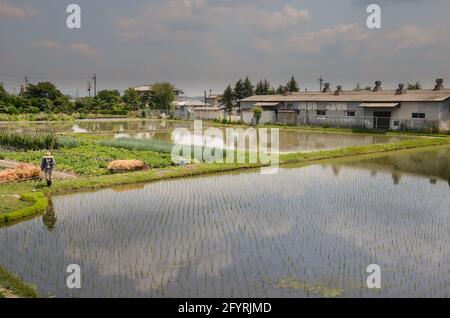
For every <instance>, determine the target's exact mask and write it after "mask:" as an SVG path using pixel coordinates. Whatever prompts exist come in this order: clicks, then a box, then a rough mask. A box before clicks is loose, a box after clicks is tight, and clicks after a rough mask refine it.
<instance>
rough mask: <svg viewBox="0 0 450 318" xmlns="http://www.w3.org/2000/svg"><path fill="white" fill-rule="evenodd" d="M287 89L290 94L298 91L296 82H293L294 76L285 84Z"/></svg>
mask: <svg viewBox="0 0 450 318" xmlns="http://www.w3.org/2000/svg"><path fill="white" fill-rule="evenodd" d="M287 89H288V91H289V92H291V93H294V92H298V91H300V88H299V87H298V84H297V81H296V80H295V78H294V76H292V77H291V79H290V80H289V82H288V83H287Z"/></svg>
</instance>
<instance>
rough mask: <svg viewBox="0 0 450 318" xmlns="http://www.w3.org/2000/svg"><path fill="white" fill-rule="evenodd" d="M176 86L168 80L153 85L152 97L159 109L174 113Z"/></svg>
mask: <svg viewBox="0 0 450 318" xmlns="http://www.w3.org/2000/svg"><path fill="white" fill-rule="evenodd" d="M174 89H175V87H174V86H173V85H172V84H170V83H167V82H163V83H156V84H154V85H153V87H152V93H151V99H152V101H153V103H154V105H155V106H156V107H157V108H159V109H164V110H167V111H169V112H170V114H172V113H173V110H174V105H173V102H174V100H175V93H174V92H173V91H174Z"/></svg>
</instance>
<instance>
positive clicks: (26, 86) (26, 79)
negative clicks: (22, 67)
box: [24, 75, 29, 91]
mask: <svg viewBox="0 0 450 318" xmlns="http://www.w3.org/2000/svg"><path fill="white" fill-rule="evenodd" d="M24 79H25V91H27V90H28V84H29V82H28V76H27V75H25V77H24Z"/></svg>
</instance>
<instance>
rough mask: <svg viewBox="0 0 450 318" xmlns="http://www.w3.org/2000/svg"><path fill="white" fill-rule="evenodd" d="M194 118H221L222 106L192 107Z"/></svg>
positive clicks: (222, 117)
mask: <svg viewBox="0 0 450 318" xmlns="http://www.w3.org/2000/svg"><path fill="white" fill-rule="evenodd" d="M193 112H194V119H203V120H222V119H224V118H225V108H224V107H197V108H194V109H193Z"/></svg>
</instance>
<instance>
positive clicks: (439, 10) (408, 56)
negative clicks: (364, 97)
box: [0, 0, 450, 96]
mask: <svg viewBox="0 0 450 318" xmlns="http://www.w3.org/2000/svg"><path fill="white" fill-rule="evenodd" d="M373 2H374V3H378V4H380V6H381V8H382V29H380V30H370V29H368V28H367V26H366V19H367V17H368V13H366V7H367V5H368V4H369V3H373ZM70 3H77V4H79V5H80V7H81V10H82V11H81V15H82V17H81V18H82V27H81V29H79V30H71V29H68V28H67V27H66V19H67V16H68V14H66V7H67V6H68V5H69V4H70ZM449 12H450V1H448V0H433V1H425V0H389V1H388V0H372V1H366V0H296V1H291V0H127V1H122V0H71V1H65V0H0V43H1V44H0V82H2V83H4V85H5V86H6V87H7V88H8V89H9V90H10V91H11V92H12V91H13V89H14V87H16V88H17V89H18V88H19V86H20V84H21V83H23V77H24V75H28V77H29V79H30V81H31V82H37V81H43V80H50V81H53V82H55V83H57V84H58V85H59V86H60V87H61V88H62V89H63V91H64V92H65V93H67V94H75V93H76V91H77V90H78V91H79V94H80V95H86V82H87V81H88V80H89V77H91V76H92V74H93V73H94V72H96V73H97V76H98V87H99V89H104V88H117V89H120V90H122V89H124V88H126V87H129V86H135V85H139V84H145V83H153V82H156V81H171V82H173V83H175V84H176V85H177V86H178V87H179V88H182V89H184V90H185V91H186V93H187V94H188V95H190V96H194V95H201V94H202V92H203V91H204V90H209V89H212V90H213V91H216V92H222V91H223V89H224V86H225V85H226V84H228V83H231V82H235V81H236V80H237V79H238V78H239V77H241V76H246V75H249V76H250V77H251V79H252V80H253V81H254V82H255V81H257V80H259V79H262V78H268V79H270V82H271V84H273V85H274V86H278V85H279V84H285V83H286V82H287V80H288V78H289V77H290V76H291V75H294V76H295V77H296V78H297V80H298V81H299V82H300V86H301V88H302V89H305V88H308V89H310V90H311V89H317V88H318V83H317V79H318V78H319V76H320V75H321V76H323V78H324V79H325V81H328V82H331V83H332V86H333V87H335V86H336V85H338V84H342V85H343V86H344V89H351V88H353V87H354V86H355V84H356V83H357V82H360V83H361V84H362V85H373V82H374V81H375V80H382V81H383V83H384V86H385V88H391V87H394V86H396V85H397V84H398V83H400V82H416V81H421V82H422V83H423V84H424V85H425V86H431V85H432V84H433V83H434V79H435V78H437V77H443V78H445V79H446V80H447V86H450V32H449V31H448V30H450V19H449Z"/></svg>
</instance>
